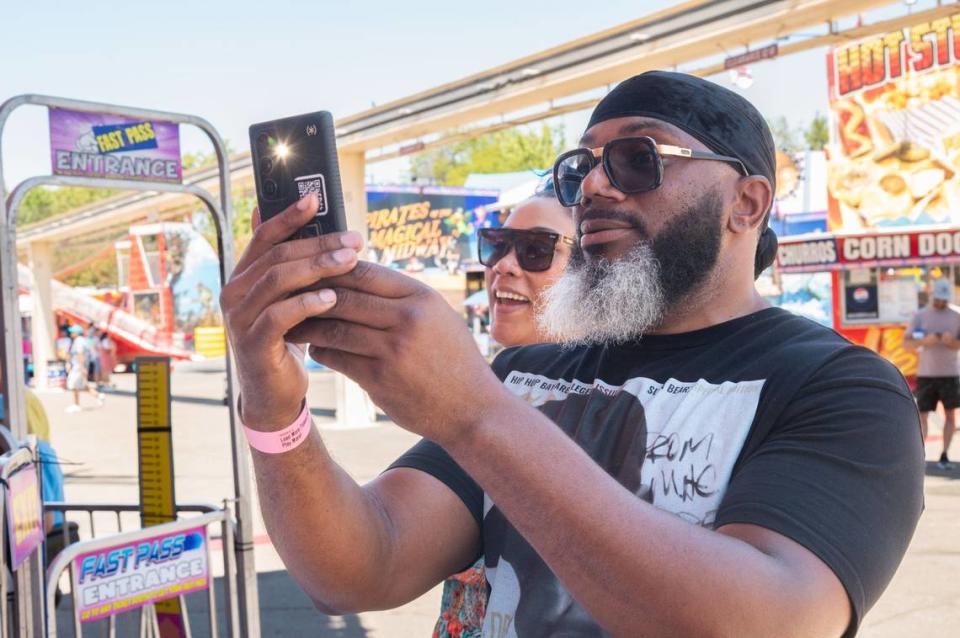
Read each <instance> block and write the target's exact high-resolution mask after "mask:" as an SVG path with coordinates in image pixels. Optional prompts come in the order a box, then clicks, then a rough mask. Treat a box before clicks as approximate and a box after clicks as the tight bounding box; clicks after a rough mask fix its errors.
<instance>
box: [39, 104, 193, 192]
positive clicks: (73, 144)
mask: <svg viewBox="0 0 960 638" xmlns="http://www.w3.org/2000/svg"><path fill="white" fill-rule="evenodd" d="M50 155H51V161H52V163H53V173H54V174H55V175H76V176H83V177H100V178H107V179H126V180H135V181H148V182H171V183H176V182H180V181H181V180H182V178H183V169H182V166H181V160H180V127H179V126H178V125H177V124H175V123H173V122H161V121H151V120H134V119H130V118H125V117H119V116H116V115H106V114H103V113H87V112H80V111H70V110H67V109H50Z"/></svg>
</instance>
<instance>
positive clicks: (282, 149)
mask: <svg viewBox="0 0 960 638" xmlns="http://www.w3.org/2000/svg"><path fill="white" fill-rule="evenodd" d="M273 152H274V154H276V156H277V157H279V158H280V159H283V158H285V157H286V156H287V155H289V154H290V149H289V148H287V145H286V144H284V143H283V142H280V143H279V144H277V145H276V147H275V148H274V149H273Z"/></svg>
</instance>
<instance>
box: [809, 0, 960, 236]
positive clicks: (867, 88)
mask: <svg viewBox="0 0 960 638" xmlns="http://www.w3.org/2000/svg"><path fill="white" fill-rule="evenodd" d="M958 59H960V14H956V15H954V16H951V17H947V18H942V19H939V20H935V21H933V22H925V23H921V24H916V25H914V26H913V27H912V28H909V29H903V30H902V31H894V32H891V33H886V34H880V35H877V36H873V37H871V38H868V39H865V40H862V41H860V42H857V43H855V44H845V45H843V46H841V47H839V48H837V49H835V50H834V51H833V52H832V53H831V54H829V55H828V57H827V61H828V64H827V66H828V77H829V80H828V82H829V88H830V109H831V112H832V114H833V121H834V123H835V125H836V129H837V134H838V135H837V142H836V143H835V144H832V145H831V147H830V160H831V161H830V168H829V179H828V182H829V184H828V186H829V192H830V210H829V217H828V221H829V229H830V230H848V231H855V230H858V229H861V228H875V227H891V226H898V227H899V226H905V225H923V224H943V223H956V222H958V221H960V66H958V64H957V62H958Z"/></svg>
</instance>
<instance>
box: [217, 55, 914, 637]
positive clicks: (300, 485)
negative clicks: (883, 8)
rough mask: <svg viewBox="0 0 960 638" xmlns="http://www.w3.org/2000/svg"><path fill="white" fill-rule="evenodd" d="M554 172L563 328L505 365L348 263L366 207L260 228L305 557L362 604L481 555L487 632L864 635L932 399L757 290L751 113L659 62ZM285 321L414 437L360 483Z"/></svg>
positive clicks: (250, 417)
mask: <svg viewBox="0 0 960 638" xmlns="http://www.w3.org/2000/svg"><path fill="white" fill-rule="evenodd" d="M554 177H555V183H556V187H557V191H558V198H559V199H560V201H561V203H563V204H565V205H567V206H570V207H572V208H573V209H574V216H575V221H576V224H577V233H576V245H575V246H574V250H573V256H572V258H571V261H570V264H569V266H568V269H567V272H566V273H565V275H564V276H563V277H562V278H561V279H560V280H559V281H558V282H557V283H556V284H555V285H554V286H553V287H552V288H551V290H550V293H549V295H548V297H549V298H548V299H547V301H546V303H545V305H544V307H543V308H541V309H540V312H541V316H542V317H541V318H542V322H543V325H544V327H545V329H547V330H548V331H550V332H551V333H552V334H553V335H555V336H556V337H557V338H558V339H559V340H562V341H563V344H562V345H537V346H529V347H523V348H515V349H509V350H507V351H505V352H504V353H503V354H501V355H500V356H499V357H498V358H497V359H496V361H495V362H494V364H493V367H492V371H491V369H490V367H488V366H487V364H486V362H485V361H484V360H483V358H482V357H481V356H480V355H479V354H478V353H477V351H476V347H475V346H474V344H473V341H472V339H471V338H470V334H469V332H468V331H467V329H466V328H465V327H464V326H463V322H462V319H461V318H460V317H459V315H458V314H457V313H456V312H455V311H453V310H452V309H451V308H450V307H449V306H448V305H447V304H446V302H444V301H443V299H442V298H441V297H440V295H439V294H438V293H436V292H435V291H433V290H432V289H430V288H428V287H426V286H424V285H422V284H420V283H418V282H416V281H414V280H412V279H409V278H407V277H405V276H404V275H402V274H400V273H397V272H393V271H390V270H388V269H385V268H380V267H378V266H375V265H372V264H369V263H365V262H358V261H357V253H356V250H357V249H358V248H359V245H360V238H359V237H358V236H357V234H356V233H346V234H341V235H331V236H325V237H321V238H320V239H319V244H320V247H319V252H318V247H317V241H318V240H316V239H314V240H303V241H302V242H299V243H298V242H283V240H284V239H285V238H286V237H289V236H290V234H291V233H292V232H293V231H294V230H295V229H296V228H297V227H299V226H300V225H302V224H304V223H305V222H306V221H307V220H308V219H309V218H310V217H311V216H312V215H313V214H314V213H315V212H316V209H317V202H316V199H315V198H313V197H309V198H308V199H305V200H302V201H301V202H300V203H299V204H297V205H296V206H292V207H291V208H290V209H288V210H287V211H285V212H284V213H282V214H281V215H279V216H277V217H274V218H272V219H270V220H269V221H267V222H265V223H264V224H262V225H260V226H259V227H258V228H257V230H256V232H255V234H254V238H253V240H252V241H251V243H250V247H249V248H248V249H247V251H246V253H245V254H244V256H243V257H242V258H241V260H240V263H239V264H238V266H237V269H236V271H235V274H234V276H233V277H232V279H231V282H230V283H229V284H228V285H227V286H226V287H225V288H224V291H223V295H222V306H223V308H224V311H225V315H226V317H227V324H228V328H229V333H230V339H231V343H232V345H233V349H234V352H235V354H236V359H237V366H238V370H239V373H240V374H239V376H240V389H241V395H242V418H243V422H244V424H245V426H246V428H247V431H248V437H249V440H250V443H251V446H252V447H254V452H253V459H254V466H255V471H256V475H257V482H258V487H259V490H260V502H261V506H262V509H263V514H264V519H265V520H266V523H267V527H268V529H269V531H270V534H271V537H272V539H273V542H274V546H275V547H276V548H277V550H278V551H279V552H280V555H281V556H282V557H283V558H284V560H285V562H286V564H287V566H288V568H289V570H290V572H291V574H292V575H293V576H294V577H295V578H296V579H297V580H298V581H299V582H300V584H301V585H302V586H303V588H304V589H305V590H306V592H307V593H308V594H309V595H310V596H311V597H312V598H313V600H314V601H315V602H316V603H317V605H318V606H319V607H320V608H321V609H324V610H326V611H328V612H331V613H346V612H350V611H357V610H364V609H383V608H389V607H395V606H398V605H401V604H403V603H405V602H407V601H410V600H412V599H414V598H415V597H417V596H419V595H421V594H423V593H424V592H426V591H427V590H429V589H430V588H431V587H433V586H435V585H436V584H437V583H439V582H440V581H441V580H442V579H443V578H444V577H446V576H447V575H449V574H451V573H454V572H457V571H458V570H461V569H463V568H464V567H465V566H467V565H470V564H471V563H472V562H473V561H475V560H476V558H477V557H478V556H480V555H482V556H483V557H484V563H485V565H486V574H487V580H488V582H489V585H490V596H489V600H488V601H487V605H486V611H485V616H484V624H483V632H482V633H483V635H484V636H491V637H493V636H495V637H497V638H500V637H506V636H520V637H522V638H529V637H533V636H581V635H585V636H603V635H617V636H631V637H634V636H668V635H669V636H713V635H725V636H840V635H852V634H854V633H855V632H856V629H857V627H858V626H859V623H860V622H861V620H862V618H863V615H864V614H865V613H866V612H867V610H868V609H869V608H870V606H871V605H872V604H873V603H874V602H876V600H877V598H878V597H879V596H880V594H881V593H882V591H883V589H884V588H885V587H886V585H887V583H888V582H889V581H890V579H891V577H892V576H893V573H894V572H895V570H896V568H897V566H898V565H899V563H900V560H901V558H902V557H903V555H904V552H905V551H906V548H907V545H908V543H909V541H910V538H911V537H912V534H913V531H914V528H915V526H916V523H917V520H918V518H919V515H920V511H921V509H922V499H923V469H924V468H923V450H922V441H921V437H920V428H919V422H918V417H917V411H916V406H915V405H914V402H913V397H912V395H911V394H910V391H909V388H908V387H907V385H906V382H905V381H904V379H903V377H902V376H901V375H900V374H899V373H898V372H897V370H896V369H895V368H894V367H893V366H891V365H890V364H889V363H887V362H886V361H884V360H882V359H881V358H879V357H878V356H877V355H875V354H874V353H872V352H870V351H868V350H866V349H864V348H860V347H856V346H853V345H852V344H850V343H849V342H847V341H845V340H844V339H842V338H841V337H839V336H838V335H837V334H836V333H834V332H833V331H830V330H828V329H825V328H823V327H821V326H818V325H816V324H814V323H813V322H810V321H807V320H805V319H801V318H798V317H795V316H793V315H791V314H790V313H788V312H786V311H783V310H780V309H778V308H771V307H769V305H768V304H767V303H766V302H765V301H764V299H763V298H762V297H761V296H760V295H759V294H758V293H757V291H756V289H755V286H754V279H755V277H756V276H758V275H759V273H760V271H762V270H763V269H764V268H766V267H767V266H769V265H770V263H771V262H772V260H773V257H774V253H775V251H776V237H775V236H774V235H773V233H772V231H770V230H769V229H767V226H766V223H767V219H768V215H769V211H770V208H771V205H772V203H773V193H774V182H775V163H774V146H773V140H772V138H771V135H770V132H769V130H768V128H767V126H766V124H765V122H764V119H763V117H762V116H761V115H760V114H759V113H758V112H757V111H756V109H755V108H754V107H753V106H752V105H750V104H749V102H747V101H746V100H744V99H743V98H741V97H739V96H738V95H736V94H735V93H733V92H731V91H729V90H727V89H725V88H722V87H720V86H718V85H716V84H713V83H710V82H707V81H705V80H702V79H700V78H696V77H693V76H687V75H683V74H678V73H666V72H650V73H645V74H643V75H640V76H637V77H634V78H631V79H629V80H627V81H625V82H623V83H622V84H620V85H619V86H618V87H617V88H616V89H614V90H613V91H612V92H611V93H610V94H609V95H607V96H606V97H605V98H604V99H603V100H601V102H600V103H599V104H598V106H597V108H596V109H595V111H594V112H593V115H592V117H591V120H590V123H589V126H588V128H587V130H586V132H585V133H584V135H583V137H582V138H581V140H580V145H579V148H577V149H574V150H572V151H570V152H568V153H564V154H563V155H561V156H560V157H559V158H558V160H557V162H556V165H555V168H554ZM504 249H505V250H507V251H510V250H514V249H515V247H514V246H513V245H509V246H505V247H504ZM544 249H545V248H544ZM311 284H313V287H314V291H313V292H303V288H304V286H307V285H311ZM285 338H286V340H287V341H288V342H291V343H309V344H310V355H311V356H312V357H313V358H314V359H316V360H317V361H320V362H322V363H324V364H326V365H327V366H329V367H331V368H333V369H335V370H338V371H341V372H343V373H345V374H346V375H348V376H350V377H351V378H353V379H355V380H356V381H357V382H358V383H359V384H360V385H361V386H363V387H364V388H365V389H366V390H367V391H368V392H369V393H370V395H371V397H372V398H373V400H374V401H375V402H376V403H377V404H378V405H379V406H380V407H381V408H383V409H384V410H385V411H386V413H387V414H388V415H390V417H391V418H392V419H393V421H394V422H395V423H397V424H398V425H400V426H402V427H404V428H406V429H409V430H411V431H414V432H417V433H418V434H421V435H422V436H423V437H424V439H423V440H422V441H421V442H420V443H418V444H417V445H416V446H415V447H414V448H413V449H411V450H410V451H409V452H407V453H406V454H405V455H403V456H402V457H401V458H400V459H399V460H398V461H396V462H395V463H394V464H393V465H392V466H391V467H390V468H389V469H388V470H387V471H385V472H384V473H383V474H381V475H380V476H379V477H378V478H377V479H375V480H374V481H372V482H371V483H369V484H367V485H365V486H360V485H359V484H357V483H356V482H355V481H354V480H353V479H352V478H351V477H350V476H348V475H347V474H346V473H345V472H344V471H343V470H342V469H341V468H340V467H339V466H338V465H337V464H336V463H335V462H334V461H333V459H331V457H330V455H329V453H328V452H327V450H326V448H325V447H324V444H323V440H322V438H321V436H320V434H319V433H318V432H317V431H316V430H315V429H305V428H304V426H303V424H304V423H307V424H309V413H308V412H307V411H306V410H307V406H306V404H305V400H304V396H305V392H306V385H307V380H306V376H305V374H304V373H303V368H302V360H300V358H299V355H298V352H297V351H296V350H292V349H291V347H288V345H287V344H285V342H284V339H285ZM305 415H306V416H305ZM307 427H309V425H307ZM460 629H461V628H460V627H459V626H455V623H454V625H452V626H450V627H449V633H450V634H451V635H456V634H457V633H458V632H459V631H460Z"/></svg>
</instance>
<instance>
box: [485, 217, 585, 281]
mask: <svg viewBox="0 0 960 638" xmlns="http://www.w3.org/2000/svg"><path fill="white" fill-rule="evenodd" d="M478 237H479V242H478V243H479V253H480V254H479V257H480V263H481V264H483V265H484V266H486V267H487V268H493V267H494V265H496V263H497V262H498V261H500V260H501V259H503V258H504V257H506V256H507V255H509V254H510V251H511V250H513V251H515V252H516V255H517V263H518V264H519V265H520V267H521V268H523V269H524V270H526V271H527V272H543V271H544V270H549V268H550V264H552V263H553V255H554V253H555V252H556V250H557V242H561V243H564V244H567V245H569V246H572V245H573V239H571V238H570V237H566V236H565V235H561V234H560V233H551V232H548V231H545V230H517V229H515V228H481V229H480V231H479V232H478Z"/></svg>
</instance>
